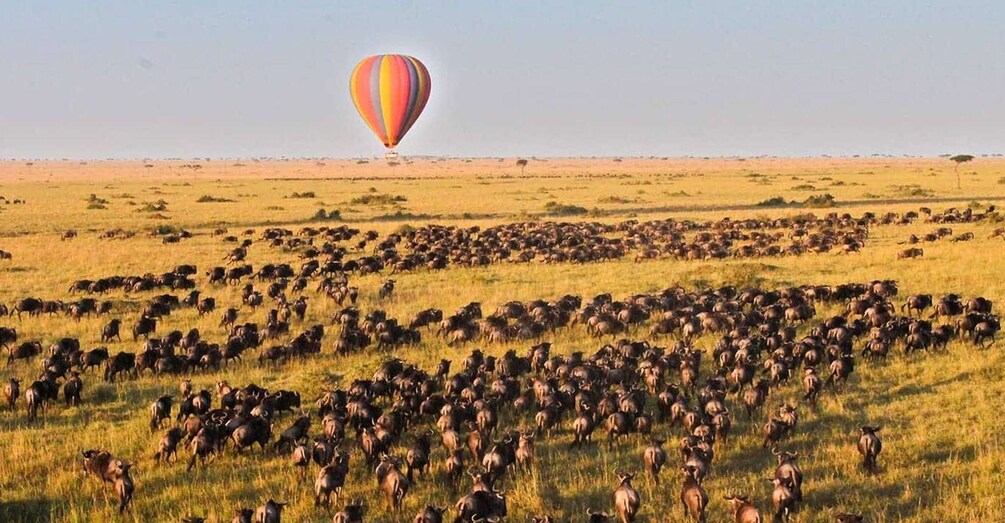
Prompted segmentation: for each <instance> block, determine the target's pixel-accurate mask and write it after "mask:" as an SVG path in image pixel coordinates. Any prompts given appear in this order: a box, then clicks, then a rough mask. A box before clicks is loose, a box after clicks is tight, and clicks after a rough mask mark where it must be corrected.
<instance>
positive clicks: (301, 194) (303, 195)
mask: <svg viewBox="0 0 1005 523" xmlns="http://www.w3.org/2000/svg"><path fill="white" fill-rule="evenodd" d="M290 198H316V196H315V195H314V191H305V192H295V193H293V194H291V195H290Z"/></svg>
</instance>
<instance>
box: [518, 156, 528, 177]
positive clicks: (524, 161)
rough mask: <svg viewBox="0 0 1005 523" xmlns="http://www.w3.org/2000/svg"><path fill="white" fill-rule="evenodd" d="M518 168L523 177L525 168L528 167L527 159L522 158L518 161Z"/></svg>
mask: <svg viewBox="0 0 1005 523" xmlns="http://www.w3.org/2000/svg"><path fill="white" fill-rule="evenodd" d="M516 166H517V167H519V168H520V176H523V170H524V168H525V167H527V159H526V158H520V159H519V160H517V161H516Z"/></svg>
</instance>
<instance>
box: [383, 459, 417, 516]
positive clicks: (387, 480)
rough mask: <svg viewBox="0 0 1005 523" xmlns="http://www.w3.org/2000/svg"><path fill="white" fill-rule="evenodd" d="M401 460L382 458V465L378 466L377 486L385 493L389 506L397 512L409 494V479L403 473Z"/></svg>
mask: <svg viewBox="0 0 1005 523" xmlns="http://www.w3.org/2000/svg"><path fill="white" fill-rule="evenodd" d="M400 463H401V460H400V459H398V458H395V457H392V456H388V455H384V456H382V457H381V460H380V464H379V465H377V469H376V475H377V485H379V486H380V490H381V491H383V492H384V497H385V498H387V504H388V505H389V506H390V507H391V510H392V511H394V512H397V511H398V510H399V509H400V508H401V503H402V501H403V500H404V499H405V494H406V493H408V486H409V482H408V478H406V477H405V475H404V474H402V473H401V469H400V468H399V467H400Z"/></svg>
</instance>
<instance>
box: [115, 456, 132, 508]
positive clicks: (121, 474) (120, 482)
mask: <svg viewBox="0 0 1005 523" xmlns="http://www.w3.org/2000/svg"><path fill="white" fill-rule="evenodd" d="M116 465H117V467H116V471H115V482H114V483H115V494H116V495H118V496H119V514H121V513H122V512H124V511H125V510H126V509H127V508H129V504H130V503H131V502H132V501H133V491H134V490H135V488H136V487H135V486H134V485H133V478H132V477H131V476H130V475H129V469H130V467H132V464H131V463H127V462H124V461H116Z"/></svg>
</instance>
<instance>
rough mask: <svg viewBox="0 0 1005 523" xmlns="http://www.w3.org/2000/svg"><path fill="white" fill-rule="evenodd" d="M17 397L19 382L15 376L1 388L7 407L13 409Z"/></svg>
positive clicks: (19, 387) (19, 389) (18, 395)
mask: <svg viewBox="0 0 1005 523" xmlns="http://www.w3.org/2000/svg"><path fill="white" fill-rule="evenodd" d="M19 397H21V382H20V381H18V380H17V378H11V379H10V380H8V381H7V384H6V385H4V388H3V400H4V403H6V404H7V408H9V409H10V410H11V411H14V410H15V408H16V407H17V399H18V398H19Z"/></svg>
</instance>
